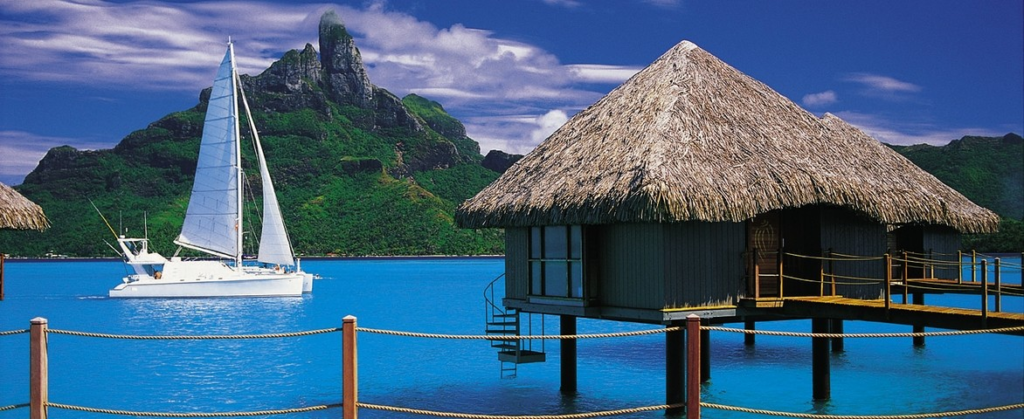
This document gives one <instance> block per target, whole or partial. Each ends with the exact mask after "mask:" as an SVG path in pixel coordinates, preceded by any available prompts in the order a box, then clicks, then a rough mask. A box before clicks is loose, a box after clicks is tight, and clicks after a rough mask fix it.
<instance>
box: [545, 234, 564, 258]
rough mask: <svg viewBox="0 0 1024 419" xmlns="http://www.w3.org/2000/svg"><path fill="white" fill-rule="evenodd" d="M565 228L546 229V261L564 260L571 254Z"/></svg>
mask: <svg viewBox="0 0 1024 419" xmlns="http://www.w3.org/2000/svg"><path fill="white" fill-rule="evenodd" d="M565 230H566V228H565V226H547V227H544V259H562V260H565V256H566V255H567V254H568V252H569V244H568V242H567V238H566V234H565V233H566V231H565Z"/></svg>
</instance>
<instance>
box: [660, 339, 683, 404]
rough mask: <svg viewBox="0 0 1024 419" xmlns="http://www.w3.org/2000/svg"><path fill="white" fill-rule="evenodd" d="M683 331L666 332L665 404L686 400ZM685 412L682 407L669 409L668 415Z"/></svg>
mask: <svg viewBox="0 0 1024 419" xmlns="http://www.w3.org/2000/svg"><path fill="white" fill-rule="evenodd" d="M678 326H680V324H678V323H674V324H670V325H669V326H668V327H678ZM684 359H685V355H684V354H683V331H682V330H675V331H669V332H665V404H668V405H672V404H679V403H683V402H685V401H686V397H685V396H684V395H683V391H684V389H683V382H684V378H685V375H684V374H686V371H685V370H684V367H683V360H684ZM680 413H683V409H682V408H675V409H667V410H666V411H665V414H666V415H678V414H680Z"/></svg>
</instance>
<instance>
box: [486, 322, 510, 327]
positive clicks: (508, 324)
mask: <svg viewBox="0 0 1024 419" xmlns="http://www.w3.org/2000/svg"><path fill="white" fill-rule="evenodd" d="M517 324H518V323H516V322H487V325H488V326H515V325H517Z"/></svg>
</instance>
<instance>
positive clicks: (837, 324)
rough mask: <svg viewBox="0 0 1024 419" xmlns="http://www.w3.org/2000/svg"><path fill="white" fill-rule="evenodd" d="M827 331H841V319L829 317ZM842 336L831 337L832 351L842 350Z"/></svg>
mask: <svg viewBox="0 0 1024 419" xmlns="http://www.w3.org/2000/svg"><path fill="white" fill-rule="evenodd" d="M829 333H839V334H842V333H843V319H829ZM844 350H846V348H845V347H844V342H843V338H832V352H843V351H844Z"/></svg>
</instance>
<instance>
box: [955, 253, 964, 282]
mask: <svg viewBox="0 0 1024 419" xmlns="http://www.w3.org/2000/svg"><path fill="white" fill-rule="evenodd" d="M956 267H957V270H956V283H957V285H960V284H963V283H964V252H963V251H962V250H957V251H956Z"/></svg>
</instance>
